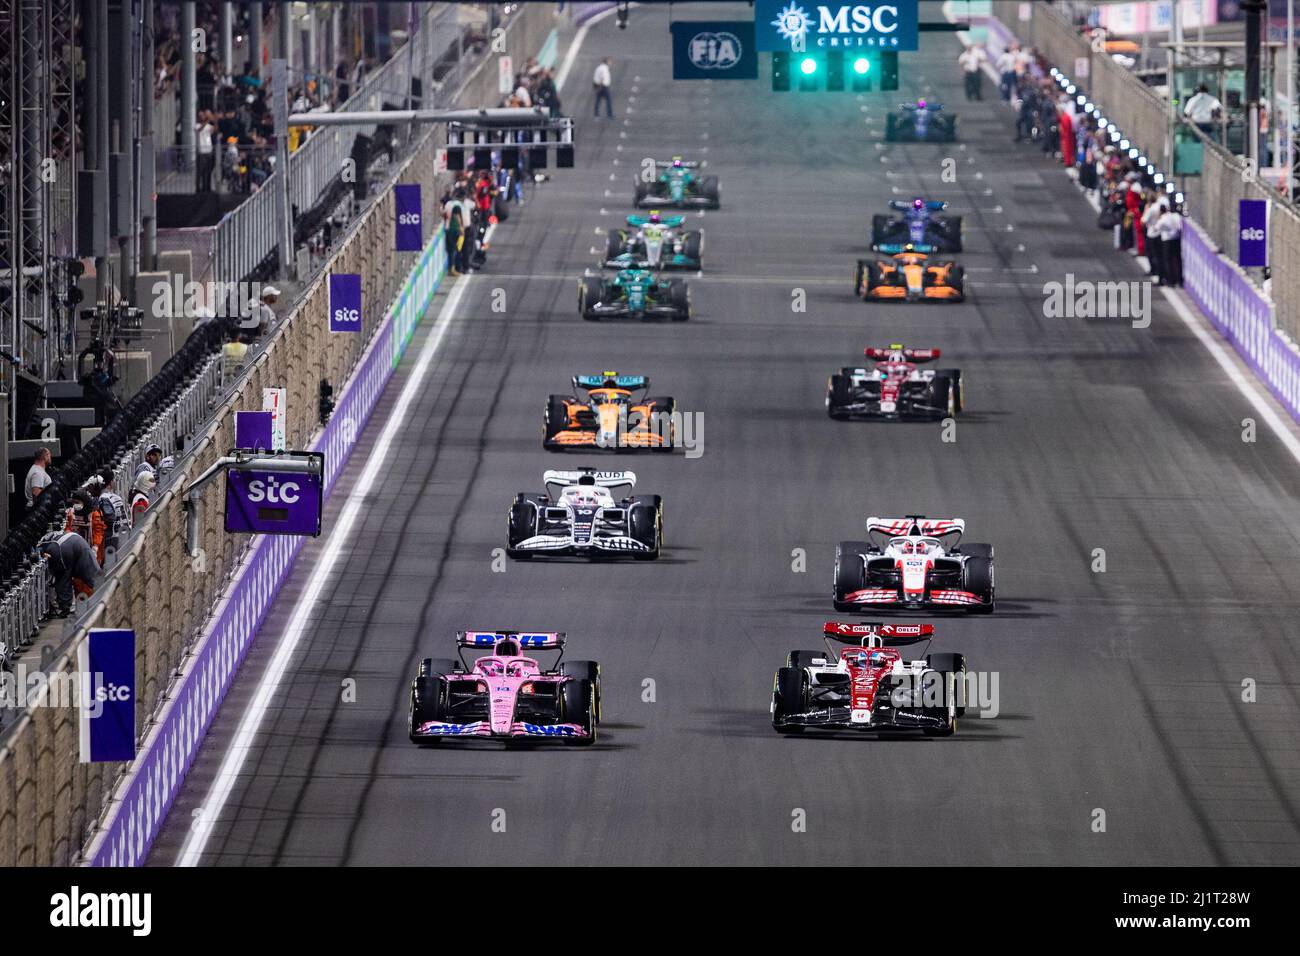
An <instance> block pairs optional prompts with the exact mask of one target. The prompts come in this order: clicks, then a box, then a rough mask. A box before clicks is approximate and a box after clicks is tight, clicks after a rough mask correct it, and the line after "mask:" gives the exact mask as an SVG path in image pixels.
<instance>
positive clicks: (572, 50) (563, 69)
mask: <svg viewBox="0 0 1300 956" xmlns="http://www.w3.org/2000/svg"><path fill="white" fill-rule="evenodd" d="M617 9H618V7H610V8H609V9H608V10H602V11H601V12H600V13H598V14H596V15H595V16H594V17H592V18H591V19H590V20H588V21H587V22H586V23H584V24H583V25H582V26H580V27H578V32H577V33H575V34H574V35H573V42H572V43H570V44H569V51H568V52H567V53H565V54H564V62H563V63H561V64H560V72H559V73H556V74H555V88H556V89H557V90H562V89H564V81H565V80H567V79H568V78H569V71H570V70H572V69H573V61H574V60H576V59H577V58H578V51H579V50H580V49H582V41H583V40H585V39H587V30H588V29H589V28H590V27H591V25H592V24H593V23H599V22H600V21H601V20H604V19H605V18H606V17H607V16H609V15H610V14H611V13H613V12H615V11H616V10H617Z"/></svg>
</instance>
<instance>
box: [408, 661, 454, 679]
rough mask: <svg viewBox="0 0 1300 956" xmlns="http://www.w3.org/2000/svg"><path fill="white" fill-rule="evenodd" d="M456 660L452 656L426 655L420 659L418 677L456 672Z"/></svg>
mask: <svg viewBox="0 0 1300 956" xmlns="http://www.w3.org/2000/svg"><path fill="white" fill-rule="evenodd" d="M455 672H456V662H455V661H454V660H452V659H451V658H450V657H426V658H425V659H424V660H422V661H420V670H419V671H418V672H417V674H416V676H417V677H436V676H437V675H439V674H454V673H455Z"/></svg>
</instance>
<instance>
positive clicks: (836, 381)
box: [826, 375, 853, 422]
mask: <svg viewBox="0 0 1300 956" xmlns="http://www.w3.org/2000/svg"><path fill="white" fill-rule="evenodd" d="M852 398H853V396H852V393H851V390H850V387H849V380H848V378H847V377H845V376H843V375H832V376H831V380H830V382H829V384H828V385H827V389H826V414H828V415H829V416H830V417H831V418H833V419H835V420H836V421H840V422H842V421H847V420H848V417H849V413H848V412H846V411H843V408H844V406H846V405H848V404H849V402H850V401H852Z"/></svg>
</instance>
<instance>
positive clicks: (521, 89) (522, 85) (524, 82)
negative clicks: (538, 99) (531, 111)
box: [515, 73, 533, 108]
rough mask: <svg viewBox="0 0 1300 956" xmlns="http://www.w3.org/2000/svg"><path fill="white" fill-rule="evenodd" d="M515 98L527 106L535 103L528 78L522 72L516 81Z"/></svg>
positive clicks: (520, 103)
mask: <svg viewBox="0 0 1300 956" xmlns="http://www.w3.org/2000/svg"><path fill="white" fill-rule="evenodd" d="M515 99H517V100H518V101H519V105H520V106H523V107H525V108H527V107H529V106H532V105H533V94H532V91H531V90H529V88H528V79H527V77H525V76H524V74H522V73H520V74H519V77H518V79H517V80H516V82H515Z"/></svg>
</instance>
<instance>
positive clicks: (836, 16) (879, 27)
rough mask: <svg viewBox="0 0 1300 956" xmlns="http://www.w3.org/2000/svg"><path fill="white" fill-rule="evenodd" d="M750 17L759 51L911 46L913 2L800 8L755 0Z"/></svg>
mask: <svg viewBox="0 0 1300 956" xmlns="http://www.w3.org/2000/svg"><path fill="white" fill-rule="evenodd" d="M768 17H773V19H771V20H768V19H767V18H768ZM754 19H755V25H756V26H757V27H761V30H760V31H759V33H758V40H759V44H758V45H759V49H761V50H775V49H791V50H795V51H800V50H803V49H806V48H808V47H810V46H817V47H830V48H839V47H853V48H862V47H874V48H877V49H889V50H915V49H916V48H917V36H916V34H917V8H916V2H915V0H910V2H907V0H897V2H894V3H830V4H824V5H823V4H811V3H810V4H807V5H803V4H801V3H799V0H755V7H754Z"/></svg>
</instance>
